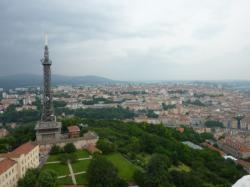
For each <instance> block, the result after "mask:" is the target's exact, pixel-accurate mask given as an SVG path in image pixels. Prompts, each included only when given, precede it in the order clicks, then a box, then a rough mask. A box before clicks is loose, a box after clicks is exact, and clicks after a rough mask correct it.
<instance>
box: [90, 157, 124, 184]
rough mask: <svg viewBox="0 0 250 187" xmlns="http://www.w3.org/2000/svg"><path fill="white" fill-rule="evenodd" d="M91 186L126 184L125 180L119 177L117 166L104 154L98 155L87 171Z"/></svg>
mask: <svg viewBox="0 0 250 187" xmlns="http://www.w3.org/2000/svg"><path fill="white" fill-rule="evenodd" d="M87 176H88V180H89V186H91V187H117V186H118V184H122V186H124V181H122V180H121V179H119V178H118V175H117V169H116V168H115V166H114V165H113V164H112V163H111V162H110V161H108V160H106V159H105V158H104V157H103V156H96V157H95V158H94V159H93V160H92V162H91V163H90V165H89V167H88V171H87Z"/></svg>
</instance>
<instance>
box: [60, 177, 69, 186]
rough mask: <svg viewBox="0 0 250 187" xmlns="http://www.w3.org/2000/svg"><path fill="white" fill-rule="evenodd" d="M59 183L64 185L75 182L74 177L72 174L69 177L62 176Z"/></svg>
mask: <svg viewBox="0 0 250 187" xmlns="http://www.w3.org/2000/svg"><path fill="white" fill-rule="evenodd" d="M57 181H58V183H59V185H60V186H61V185H62V186H63V185H68V184H73V182H72V179H71V177H70V176H67V177H64V178H61V179H57Z"/></svg>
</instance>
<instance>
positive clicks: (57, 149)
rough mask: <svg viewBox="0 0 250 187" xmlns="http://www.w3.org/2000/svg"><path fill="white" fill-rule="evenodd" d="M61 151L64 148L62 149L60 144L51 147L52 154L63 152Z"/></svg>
mask: <svg viewBox="0 0 250 187" xmlns="http://www.w3.org/2000/svg"><path fill="white" fill-rule="evenodd" d="M61 152H62V149H61V147H59V146H58V145H53V146H52V147H51V150H50V154H51V155H55V154H59V153H61Z"/></svg>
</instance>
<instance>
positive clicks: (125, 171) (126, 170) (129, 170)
mask: <svg viewBox="0 0 250 187" xmlns="http://www.w3.org/2000/svg"><path fill="white" fill-rule="evenodd" d="M105 157H106V158H107V159H108V160H109V161H111V162H112V163H113V164H114V165H115V167H116V168H117V169H118V175H119V177H121V178H122V179H124V180H126V181H133V175H134V172H135V171H136V170H137V168H136V166H135V165H134V164H132V163H131V162H130V161H128V160H127V159H125V158H124V157H123V156H122V155H121V154H120V153H114V154H110V155H106V156H105Z"/></svg>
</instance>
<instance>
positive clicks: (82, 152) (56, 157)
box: [47, 150, 90, 162]
mask: <svg viewBox="0 0 250 187" xmlns="http://www.w3.org/2000/svg"><path fill="white" fill-rule="evenodd" d="M71 154H75V155H76V158H77V159H79V158H88V157H89V155H90V154H89V152H88V151H87V150H78V151H76V152H74V153H71ZM60 155H61V154H56V155H49V158H48V160H47V162H54V161H59V158H60Z"/></svg>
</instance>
